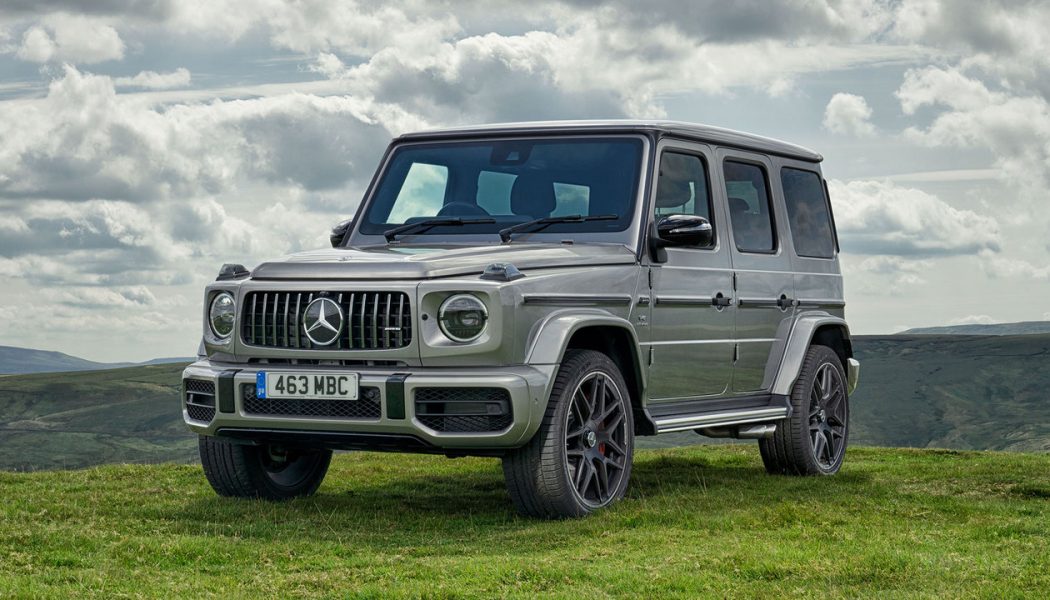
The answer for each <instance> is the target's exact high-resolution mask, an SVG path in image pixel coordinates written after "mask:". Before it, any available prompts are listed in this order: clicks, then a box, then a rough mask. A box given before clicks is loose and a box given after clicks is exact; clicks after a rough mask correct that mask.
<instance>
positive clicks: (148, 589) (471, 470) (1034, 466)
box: [0, 445, 1050, 599]
mask: <svg viewBox="0 0 1050 600" xmlns="http://www.w3.org/2000/svg"><path fill="white" fill-rule="evenodd" d="M1047 589H1050V455H1045V454H1009V453H992V452H988V453H981V452H953V451H933V450H898V449H870V448H851V449H850V450H849V454H848V456H847V461H846V465H845V467H844V469H843V471H842V473H840V474H839V475H838V476H836V477H829V478H790V477H771V476H767V475H765V474H764V472H763V471H762V468H761V464H760V461H759V458H758V452H757V449H756V448H755V446H754V445H746V446H745V445H734V446H721V447H714V446H699V447H691V448H678V449H671V450H643V451H640V452H639V455H638V456H637V460H636V467H635V473H634V478H633V481H632V483H631V488H630V490H629V493H628V498H627V499H626V500H625V501H624V502H622V503H620V504H619V505H617V506H616V507H615V508H613V509H611V510H608V511H605V512H603V513H600V514H598V515H596V516H593V517H591V518H588V519H583V520H578V521H568V522H539V521H532V520H527V519H522V518H519V517H517V516H516V515H515V514H514V513H513V512H512V509H511V507H510V504H509V499H508V497H507V494H506V492H505V491H504V488H503V480H502V475H501V471H500V469H499V463H498V462H497V461H495V460H491V459H458V460H448V459H445V458H441V457H429V456H412V455H381V454H369V453H355V454H341V455H339V456H337V457H336V460H335V461H334V463H333V466H332V470H331V472H330V474H329V476H328V479H327V480H326V481H325V483H324V485H323V486H322V487H321V489H320V491H319V493H318V495H317V496H315V497H313V498H309V499H303V500H296V501H293V502H290V503H285V504H270V503H266V502H261V501H237V500H231V499H223V498H219V497H217V496H215V495H214V494H213V493H212V491H211V489H210V488H209V487H208V485H207V483H206V482H205V480H204V477H203V475H202V473H201V471H200V468H199V467H195V466H188V465H153V466H148V465H129V466H106V467H98V468H92V469H86V470H81V471H54V472H37V473H0V597H7V596H34V597H35V596H52V597H90V596H95V597H121V596H130V597H142V596H160V597H165V596H194V597H199V596H208V595H215V596H224V597H246V598H248V597H250V598H265V597H312V596H317V595H328V596H338V597H347V596H352V597H388V596H393V597H502V596H508V597H521V598H531V597H535V596H538V595H544V596H548V595H549V596H553V597H562V598H573V599H578V598H604V597H624V598H675V597H678V598H693V597H698V596H713V597H727V596H734V597H735V596H751V597H759V596H761V597H776V595H790V597H795V596H828V595H830V596H838V597H878V598H893V597H909V598H910V597H924V596H925V597H951V598H958V597H978V596H992V597H1021V596H1041V595H1043V594H1045V593H1046V590H1047Z"/></svg>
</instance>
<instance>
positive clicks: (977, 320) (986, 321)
mask: <svg viewBox="0 0 1050 600" xmlns="http://www.w3.org/2000/svg"><path fill="white" fill-rule="evenodd" d="M998 322H999V321H997V320H995V319H993V318H992V317H990V316H988V315H966V316H965V317H957V318H955V319H949V320H948V324H949V325H992V324H994V323H998Z"/></svg>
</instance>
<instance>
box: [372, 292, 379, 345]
mask: <svg viewBox="0 0 1050 600" xmlns="http://www.w3.org/2000/svg"><path fill="white" fill-rule="evenodd" d="M372 347H373V348H378V347H379V294H378V293H376V294H375V298H374V299H373V304H372Z"/></svg>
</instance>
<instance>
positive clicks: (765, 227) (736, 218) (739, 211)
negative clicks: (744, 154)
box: [723, 160, 777, 252]
mask: <svg viewBox="0 0 1050 600" xmlns="http://www.w3.org/2000/svg"><path fill="white" fill-rule="evenodd" d="M723 169H724V171H725V179H726V197H727V198H728V199H729V222H730V223H732V225H733V238H734V239H735V240H736V247H737V249H738V250H740V251H741V252H773V251H774V250H776V247H777V246H776V237H775V236H774V234H773V205H772V204H771V203H770V199H769V180H768V178H767V177H766V170H765V169H763V168H762V167H760V166H758V165H753V164H748V163H740V162H733V161H728V160H727V161H726V162H725V164H724V166H723Z"/></svg>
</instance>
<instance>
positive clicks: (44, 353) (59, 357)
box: [0, 346, 193, 375]
mask: <svg viewBox="0 0 1050 600" xmlns="http://www.w3.org/2000/svg"><path fill="white" fill-rule="evenodd" d="M191 361H193V359H192V358H188V357H178V358H155V359H153V360H150V361H147V362H144V363H131V362H122V363H100V362H94V361H91V360H86V359H83V358H77V357H76V356H70V355H68V354H63V353H62V352H52V351H49V350H33V349H31V348H18V347H15V346H0V375H13V374H27V373H60V372H66V371H97V370H99V369H117V368H120V367H129V366H134V365H136V364H143V365H155V364H167V363H176V362H180V363H181V362H191Z"/></svg>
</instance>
